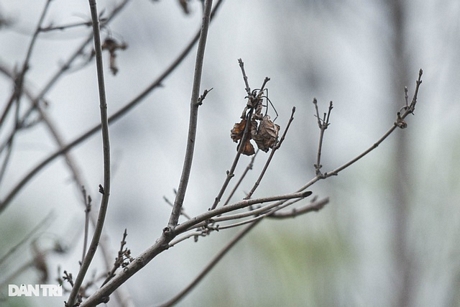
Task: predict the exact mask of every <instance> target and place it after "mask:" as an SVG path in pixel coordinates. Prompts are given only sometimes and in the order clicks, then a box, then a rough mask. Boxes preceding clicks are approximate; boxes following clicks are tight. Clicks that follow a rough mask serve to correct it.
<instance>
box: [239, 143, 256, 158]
mask: <svg viewBox="0 0 460 307" xmlns="http://www.w3.org/2000/svg"><path fill="white" fill-rule="evenodd" d="M238 147H239V146H238ZM241 153H242V154H243V155H246V156H252V155H253V154H254V153H255V151H254V146H252V144H251V141H250V140H249V139H247V140H246V142H244V148H243V151H242V152H241Z"/></svg>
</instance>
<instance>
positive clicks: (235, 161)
mask: <svg viewBox="0 0 460 307" xmlns="http://www.w3.org/2000/svg"><path fill="white" fill-rule="evenodd" d="M238 63H239V65H240V68H241V73H242V74H243V80H244V84H245V85H246V88H245V90H246V93H247V94H248V99H251V97H252V95H251V88H250V87H249V83H248V76H247V75H246V71H245V70H244V62H243V60H242V59H238ZM265 83H266V82H264V84H265ZM245 110H246V109H245ZM253 112H254V109H253V108H251V109H250V110H249V112H248V114H246V115H245V116H246V118H245V119H246V124H245V126H244V131H243V136H242V137H241V140H240V143H239V144H238V150H237V152H236V156H235V159H233V162H232V166H231V167H230V169H229V170H227V176H226V177H225V180H224V183H223V184H222V187H221V188H220V191H219V193H218V194H217V196H216V197H215V199H214V203H213V204H212V206H211V208H210V210H214V209H215V208H216V207H217V205H218V204H219V202H220V200H221V199H222V195H224V193H225V191H226V190H227V187H228V184H229V183H230V180H232V178H233V177H234V176H235V169H236V166H237V165H238V161H239V160H240V157H241V154H242V153H243V150H244V144H246V140H247V138H248V137H249V134H250V131H249V127H250V125H251V121H252V113H253ZM243 113H244V112H243ZM242 117H243V116H242Z"/></svg>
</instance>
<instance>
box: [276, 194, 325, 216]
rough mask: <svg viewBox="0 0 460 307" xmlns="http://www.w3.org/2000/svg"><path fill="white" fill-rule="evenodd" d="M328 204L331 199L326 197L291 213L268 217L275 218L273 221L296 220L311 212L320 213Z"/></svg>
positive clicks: (294, 209) (280, 213) (278, 213)
mask: <svg viewBox="0 0 460 307" xmlns="http://www.w3.org/2000/svg"><path fill="white" fill-rule="evenodd" d="M328 203H329V197H326V198H324V199H321V200H317V201H314V202H312V203H309V204H308V205H305V206H302V207H300V208H293V209H292V210H291V211H288V212H274V213H272V214H270V215H268V216H267V217H268V218H273V219H287V218H294V217H297V216H299V215H301V214H305V213H308V212H311V211H319V210H321V209H322V208H323V207H324V206H325V205H327V204H328Z"/></svg>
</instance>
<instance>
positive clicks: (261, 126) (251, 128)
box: [230, 90, 280, 156]
mask: <svg viewBox="0 0 460 307" xmlns="http://www.w3.org/2000/svg"><path fill="white" fill-rule="evenodd" d="M262 94H263V91H257V90H255V91H253V93H252V94H251V95H250V96H249V97H248V103H247V105H246V107H245V108H244V110H243V114H242V115H241V121H240V122H239V123H235V125H234V126H233V129H232V130H231V135H230V137H231V138H232V140H233V141H234V142H238V141H239V140H241V141H240V143H239V144H238V147H237V150H240V146H243V149H242V151H241V153H242V154H244V155H247V156H251V155H253V154H254V153H255V151H254V146H253V145H252V144H251V139H252V140H254V141H255V142H256V145H257V147H258V148H259V149H260V150H262V151H264V152H267V151H268V149H270V148H273V147H274V146H275V145H276V144H277V142H278V134H279V131H280V126H279V125H277V124H275V123H274V122H273V121H272V120H271V118H270V116H269V115H267V114H265V115H262V109H263V107H264V106H263V96H262ZM254 112H255V113H254ZM253 113H254V114H253ZM247 123H249V125H248V124H247Z"/></svg>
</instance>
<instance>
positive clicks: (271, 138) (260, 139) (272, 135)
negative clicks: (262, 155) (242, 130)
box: [252, 115, 280, 152]
mask: <svg viewBox="0 0 460 307" xmlns="http://www.w3.org/2000/svg"><path fill="white" fill-rule="evenodd" d="M279 131H280V126H279V125H277V124H275V123H274V122H273V121H272V120H271V119H270V116H268V115H265V116H264V117H263V118H262V120H261V121H260V125H259V129H258V130H257V132H256V133H255V134H253V135H252V138H253V139H254V141H255V142H256V144H257V147H259V149H260V150H262V151H265V152H267V151H268V149H269V148H273V146H275V145H276V142H278V133H279Z"/></svg>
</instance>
